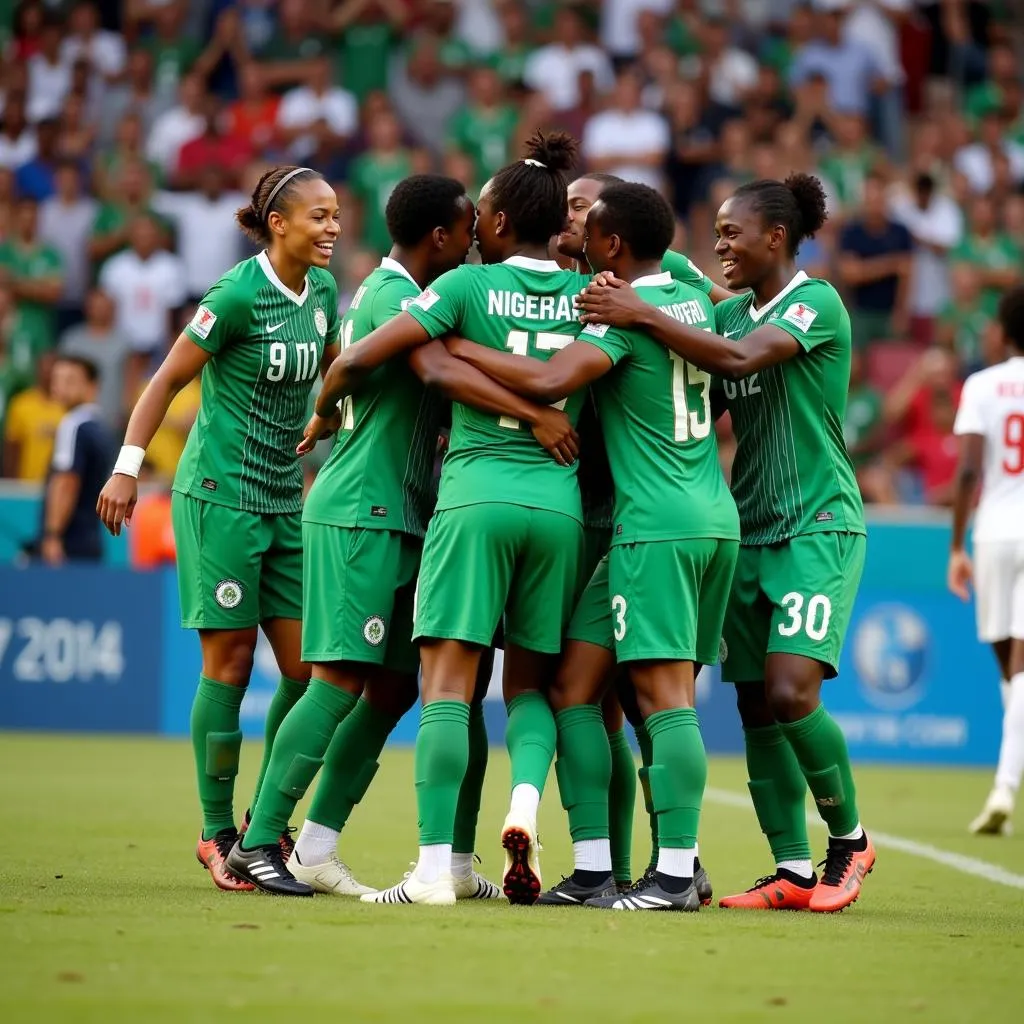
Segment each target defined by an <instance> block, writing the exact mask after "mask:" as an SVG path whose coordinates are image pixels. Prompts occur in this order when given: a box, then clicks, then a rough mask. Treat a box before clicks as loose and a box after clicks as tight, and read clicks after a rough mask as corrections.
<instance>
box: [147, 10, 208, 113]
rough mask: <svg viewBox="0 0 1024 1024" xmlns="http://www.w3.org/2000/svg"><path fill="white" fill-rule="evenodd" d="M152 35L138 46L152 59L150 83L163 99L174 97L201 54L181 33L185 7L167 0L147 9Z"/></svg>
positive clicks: (198, 45)
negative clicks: (164, 97) (163, 96)
mask: <svg viewBox="0 0 1024 1024" xmlns="http://www.w3.org/2000/svg"><path fill="white" fill-rule="evenodd" d="M148 10H149V12H150V16H151V19H152V25H153V32H152V34H151V35H147V36H144V37H143V38H142V39H141V40H140V43H139V45H140V46H142V47H143V48H144V49H145V50H147V51H148V52H149V53H150V55H151V56H152V58H153V69H154V73H153V80H154V85H155V86H156V90H157V92H159V93H162V94H163V95H165V96H170V97H176V96H177V95H178V85H179V84H180V83H181V80H182V78H184V77H185V75H187V74H188V73H189V72H190V71H191V70H192V65H193V64H195V62H196V61H197V60H198V59H199V55H200V54H201V53H202V52H203V47H202V44H201V43H200V42H199V40H198V39H196V38H195V37H194V36H192V35H190V34H189V33H187V32H186V31H185V30H184V23H185V15H186V14H187V13H188V12H187V6H186V4H183V3H179V2H177V0H171V2H169V3H164V4H161V5H159V6H153V5H151V6H150V7H149V9H148Z"/></svg>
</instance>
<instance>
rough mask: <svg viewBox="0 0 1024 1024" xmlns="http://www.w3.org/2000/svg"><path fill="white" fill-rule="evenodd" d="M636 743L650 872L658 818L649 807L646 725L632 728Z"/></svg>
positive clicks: (655, 857) (649, 752)
mask: <svg viewBox="0 0 1024 1024" xmlns="http://www.w3.org/2000/svg"><path fill="white" fill-rule="evenodd" d="M634 731H635V732H636V742H637V744H638V745H639V747H640V766H641V767H640V773H639V774H640V789H641V790H642V791H643V794H644V809H645V810H646V811H647V817H648V820H649V822H650V826H651V859H650V861H649V862H648V864H647V868H648V870H652V869H653V868H654V867H656V866H657V863H658V816H657V815H656V814H655V813H654V807H653V806H652V805H651V784H650V781H649V778H648V776H649V775H650V771H651V758H652V757H653V753H652V750H651V736H650V733H649V732H648V731H647V726H646V725H638V726H635V727H634Z"/></svg>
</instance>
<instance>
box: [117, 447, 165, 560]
mask: <svg viewBox="0 0 1024 1024" xmlns="http://www.w3.org/2000/svg"><path fill="white" fill-rule="evenodd" d="M139 485H140V494H139V500H138V501H137V502H136V504H135V511H134V512H132V522H131V528H130V529H129V530H128V554H129V558H130V560H131V565H132V568H133V569H159V568H160V567H161V566H167V565H174V563H175V559H176V555H177V552H176V549H175V546H174V527H173V525H172V523H171V489H170V486H169V485H168V483H167V482H165V481H158V480H157V478H155V477H154V474H153V467H152V465H151V464H150V463H149V462H148V461H147V462H144V463H143V464H142V470H141V472H140V473H139Z"/></svg>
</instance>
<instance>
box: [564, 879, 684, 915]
mask: <svg viewBox="0 0 1024 1024" xmlns="http://www.w3.org/2000/svg"><path fill="white" fill-rule="evenodd" d="M584 906H587V907H596V908H597V909H599V910H677V911H684V912H688V913H689V912H693V911H697V910H700V897H699V896H698V895H697V886H696V885H695V884H694V882H693V881H692V880H691V881H690V884H689V885H688V886H687V887H686V888H685V889H684V890H683V891H682V892H669V891H668V890H667V889H664V888H662V886H661V883H660V882H659V881H658V880H657V878H655V877H653V874H652V877H650V878H648V876H647V874H646V873H645V874H644V876H643V877H642V878H641V879H639V880H638V881H637V882H636V884H635V885H634V886H633V888H632V889H630V891H629V892H626V893H619V892H615V891H614V890H610V891H609V892H607V893H606V894H605V895H603V896H597V897H595V898H594V899H590V900H587V902H586V903H585V904H584Z"/></svg>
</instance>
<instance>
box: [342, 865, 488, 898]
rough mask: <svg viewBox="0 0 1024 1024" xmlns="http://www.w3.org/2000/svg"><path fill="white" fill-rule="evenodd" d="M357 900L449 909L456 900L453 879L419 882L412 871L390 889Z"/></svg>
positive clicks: (441, 878)
mask: <svg viewBox="0 0 1024 1024" xmlns="http://www.w3.org/2000/svg"><path fill="white" fill-rule="evenodd" d="M474 874H475V872H474ZM359 898H360V900H362V902H363V903H399V904H404V903H425V904H427V905H428V906H431V907H451V906H454V905H455V900H456V895H455V879H454V878H452V876H451V875H441V876H440V878H438V879H437V881H436V882H421V881H420V880H419V879H418V878H417V877H416V872H415V870H413V871H409V872H407V873H406V875H405V877H404V878H403V879H402V881H400V882H399V883H398V884H397V885H393V886H391V888H390V889H381V891H380V892H368V893H366V895H364V896H360V897H359Z"/></svg>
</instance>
